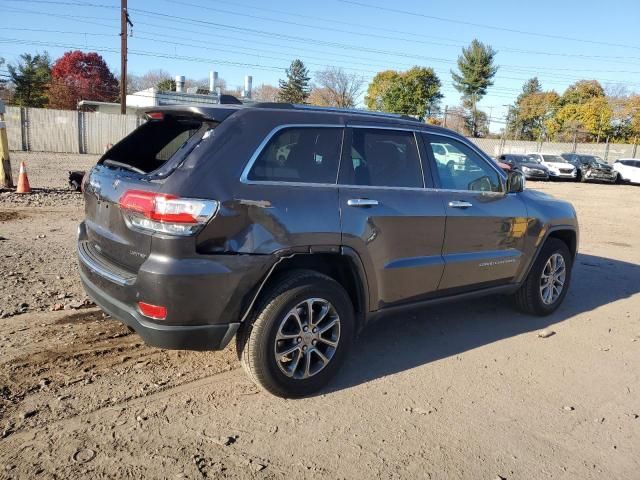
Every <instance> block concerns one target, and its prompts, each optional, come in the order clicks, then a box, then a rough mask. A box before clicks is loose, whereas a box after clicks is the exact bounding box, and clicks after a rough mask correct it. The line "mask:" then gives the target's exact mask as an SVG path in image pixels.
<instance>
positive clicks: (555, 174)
mask: <svg viewBox="0 0 640 480" xmlns="http://www.w3.org/2000/svg"><path fill="white" fill-rule="evenodd" d="M527 156H528V157H529V158H530V159H531V160H533V161H534V162H538V163H540V164H542V165H544V166H545V167H547V169H548V170H549V177H550V178H568V179H571V180H575V179H576V176H577V172H578V170H577V169H576V167H575V166H573V165H571V164H570V163H568V162H567V161H566V160H565V159H564V158H562V157H561V156H560V155H554V154H550V153H529V154H528V155H527Z"/></svg>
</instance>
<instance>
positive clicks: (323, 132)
mask: <svg viewBox="0 0 640 480" xmlns="http://www.w3.org/2000/svg"><path fill="white" fill-rule="evenodd" d="M342 131H343V129H342V128H323V127H291V128H285V129H283V130H280V131H279V132H277V133H276V134H275V135H274V136H273V138H272V139H271V140H270V141H269V143H268V144H267V145H266V147H265V148H264V149H263V150H262V151H261V152H260V155H259V156H258V158H257V159H256V161H255V162H254V164H253V166H252V167H251V170H250V171H249V175H248V176H247V178H248V179H249V180H257V181H274V182H301V183H336V177H337V175H338V163H339V159H340V151H341V149H342Z"/></svg>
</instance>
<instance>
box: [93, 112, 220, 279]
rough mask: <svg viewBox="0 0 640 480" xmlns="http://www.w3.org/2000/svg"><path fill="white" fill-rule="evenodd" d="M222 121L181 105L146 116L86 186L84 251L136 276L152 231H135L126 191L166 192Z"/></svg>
mask: <svg viewBox="0 0 640 480" xmlns="http://www.w3.org/2000/svg"><path fill="white" fill-rule="evenodd" d="M222 112H223V114H221V115H220V117H222V118H221V119H220V120H216V119H215V118H213V117H212V116H211V115H204V114H202V112H199V111H193V109H190V108H188V107H187V108H186V109H185V110H184V111H182V110H179V109H178V108H177V107H170V108H167V109H165V110H156V111H153V112H148V113H147V122H146V123H144V124H143V125H142V126H140V127H139V128H138V129H136V130H135V131H134V132H132V133H131V134H130V135H128V136H127V137H125V138H124V139H123V140H122V141H120V142H119V143H117V144H116V145H114V146H113V147H112V148H111V149H110V150H108V151H107V152H106V153H105V154H104V156H103V157H102V158H101V159H100V160H99V161H98V164H97V165H96V166H95V167H94V168H93V169H92V170H91V171H90V173H89V175H88V177H87V179H86V181H85V184H84V198H85V217H86V218H85V225H86V231H87V237H88V240H87V242H86V243H85V244H84V245H82V246H81V247H82V248H84V249H87V250H89V252H88V253H89V254H90V255H92V256H94V257H99V258H100V259H101V260H102V261H103V263H104V262H106V263H107V264H111V265H112V266H113V270H114V271H118V270H122V269H124V270H125V271H128V272H131V273H135V272H137V271H138V269H139V267H140V265H141V264H142V263H143V262H144V261H145V259H146V258H147V256H148V255H149V253H150V251H151V239H152V235H153V232H149V231H144V230H142V231H141V230H140V229H137V228H132V225H131V222H130V221H128V220H129V218H128V217H127V215H126V211H125V210H124V209H123V208H121V207H120V202H121V201H122V199H123V195H124V194H125V193H127V192H132V191H133V192H142V193H145V192H152V193H158V194H160V193H163V188H164V187H165V184H166V182H167V179H168V178H169V177H170V176H171V174H172V172H174V171H175V170H176V169H177V168H180V165H181V164H182V163H183V162H184V160H185V159H186V158H187V156H188V155H189V153H190V152H191V151H193V149H194V148H195V147H196V146H197V145H198V144H199V143H200V142H201V141H202V139H203V138H206V136H207V135H208V133H207V132H208V131H209V130H211V129H213V128H215V127H216V125H217V124H218V123H219V122H220V121H221V120H222V119H223V118H225V117H226V116H228V115H229V114H230V113H232V112H229V111H228V109H227V110H224V109H223V110H222Z"/></svg>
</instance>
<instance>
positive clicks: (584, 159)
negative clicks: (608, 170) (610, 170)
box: [580, 155, 604, 165]
mask: <svg viewBox="0 0 640 480" xmlns="http://www.w3.org/2000/svg"><path fill="white" fill-rule="evenodd" d="M580 160H582V163H588V164H589V165H592V164H595V163H604V160H602V159H601V158H600V157H596V156H595V155H583V156H582V157H580Z"/></svg>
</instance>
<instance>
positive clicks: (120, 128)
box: [5, 107, 143, 154]
mask: <svg viewBox="0 0 640 480" xmlns="http://www.w3.org/2000/svg"><path fill="white" fill-rule="evenodd" d="M6 110H7V111H6V113H5V121H6V123H7V134H8V137H9V149H10V150H22V151H32V152H59V153H94V154H100V153H102V152H104V149H105V146H106V145H107V144H109V143H116V142H117V141H119V140H120V139H122V138H123V137H125V136H126V135H128V134H129V133H131V132H132V131H133V130H134V129H135V128H136V127H138V126H139V125H141V124H142V122H143V120H142V119H141V118H139V117H137V116H135V115H112V114H106V113H91V112H78V111H74V110H53V109H48V108H23V107H7V109H6Z"/></svg>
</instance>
